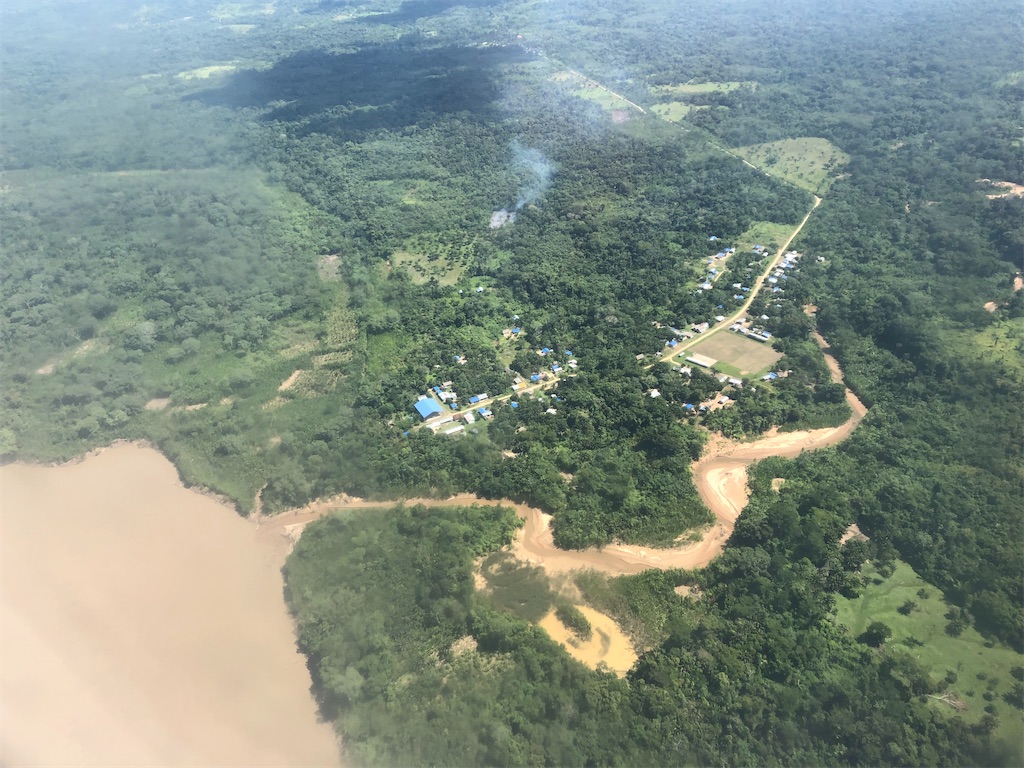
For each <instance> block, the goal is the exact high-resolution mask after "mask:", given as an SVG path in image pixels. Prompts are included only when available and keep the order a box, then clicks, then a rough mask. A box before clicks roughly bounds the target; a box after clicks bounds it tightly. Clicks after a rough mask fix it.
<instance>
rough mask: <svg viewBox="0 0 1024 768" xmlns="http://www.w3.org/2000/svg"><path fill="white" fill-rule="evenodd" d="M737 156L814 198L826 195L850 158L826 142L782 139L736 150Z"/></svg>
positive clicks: (822, 140)
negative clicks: (815, 195)
mask: <svg viewBox="0 0 1024 768" xmlns="http://www.w3.org/2000/svg"><path fill="white" fill-rule="evenodd" d="M733 151H734V152H735V153H736V154H737V155H739V156H740V157H742V158H744V159H746V160H747V161H748V162H750V163H752V164H754V165H756V166H757V167H758V168H760V169H761V170H763V171H767V172H768V173H770V174H771V175H772V176H778V177H779V178H780V179H783V180H784V181H788V182H789V183H790V184H794V185H796V186H798V187H800V188H802V189H806V190H807V191H808V192H813V193H814V194H818V195H821V194H824V193H825V192H827V191H828V188H829V185H830V184H831V183H832V182H833V181H834V180H835V178H836V175H837V173H838V171H839V168H841V167H842V166H843V165H845V164H846V163H847V162H848V161H849V159H850V156H849V155H847V154H846V153H845V152H843V151H842V150H840V149H839V148H838V147H835V146H833V145H832V144H831V143H830V142H829V141H827V140H826V139H816V138H804V139H783V140H782V141H772V142H769V143H767V144H753V145H751V146H749V147H737V148H736V149H735V150H733Z"/></svg>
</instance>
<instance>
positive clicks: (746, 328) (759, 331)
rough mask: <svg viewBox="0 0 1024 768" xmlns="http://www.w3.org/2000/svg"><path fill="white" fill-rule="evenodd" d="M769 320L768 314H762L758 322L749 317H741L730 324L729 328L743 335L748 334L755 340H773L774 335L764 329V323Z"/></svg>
mask: <svg viewBox="0 0 1024 768" xmlns="http://www.w3.org/2000/svg"><path fill="white" fill-rule="evenodd" d="M767 320H768V315H761V317H760V319H759V321H758V322H756V323H755V321H753V320H751V319H750V318H748V317H741V318H739V319H738V320H737V321H736V322H735V323H733V324H732V325H730V326H729V330H730V331H733V332H734V333H738V334H740V335H741V336H746V337H747V338H748V339H753V340H754V341H771V338H772V335H771V333H769V332H768V331H766V330H765V329H764V326H763V325H761V324H760V323H763V322H765V321H767Z"/></svg>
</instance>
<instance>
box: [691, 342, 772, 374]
mask: <svg viewBox="0 0 1024 768" xmlns="http://www.w3.org/2000/svg"><path fill="white" fill-rule="evenodd" d="M687 352H688V354H692V353H694V352H697V353H699V354H701V355H706V356H708V357H711V358H714V359H715V360H717V361H718V363H717V364H716V365H715V367H716V368H718V369H720V370H722V371H723V372H725V373H731V374H737V375H739V376H754V375H759V374H761V373H763V372H764V371H767V370H768V369H769V368H771V367H772V366H773V365H774V364H775V363H776V362H778V360H779V359H780V358H781V357H782V353H781V352H778V351H777V350H775V349H774V348H773V347H772V346H771V345H770V344H765V343H763V342H760V341H751V340H750V339H747V338H744V337H743V336H740V335H739V334H738V333H731V332H728V331H720V332H718V333H716V334H714V335H713V336H710V337H708V338H707V339H706V340H704V341H702V342H700V343H699V344H696V345H694V346H693V347H690V349H689V350H687Z"/></svg>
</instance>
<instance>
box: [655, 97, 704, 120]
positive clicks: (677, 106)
mask: <svg viewBox="0 0 1024 768" xmlns="http://www.w3.org/2000/svg"><path fill="white" fill-rule="evenodd" d="M698 109H707V106H706V105H703V104H686V103H684V102H682V101H665V102H661V103H659V104H655V105H654V106H652V107H651V112H653V113H654V114H656V115H658V116H659V117H663V118H665V119H666V120H671V121H672V122H673V123H678V122H679V121H681V120H682V119H683V118H684V117H686V116H687V115H688V114H690V113H691V112H693V111H694V110H698Z"/></svg>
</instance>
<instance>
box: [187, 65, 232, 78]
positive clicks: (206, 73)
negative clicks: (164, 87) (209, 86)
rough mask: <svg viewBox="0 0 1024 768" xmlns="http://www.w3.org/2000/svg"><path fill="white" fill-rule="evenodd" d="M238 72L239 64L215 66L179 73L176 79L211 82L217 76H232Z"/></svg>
mask: <svg viewBox="0 0 1024 768" xmlns="http://www.w3.org/2000/svg"><path fill="white" fill-rule="evenodd" d="M237 70H238V65H237V64H214V65H212V66H209V67H198V68H197V69H188V70H185V71H184V72H179V73H178V74H177V75H175V77H177V78H178V79H179V80H209V79H210V78H211V77H215V76H217V75H230V74H232V73H233V72H235V71H237Z"/></svg>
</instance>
